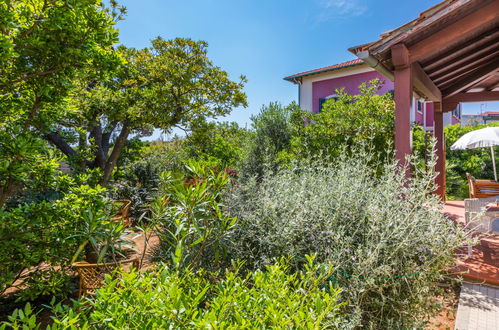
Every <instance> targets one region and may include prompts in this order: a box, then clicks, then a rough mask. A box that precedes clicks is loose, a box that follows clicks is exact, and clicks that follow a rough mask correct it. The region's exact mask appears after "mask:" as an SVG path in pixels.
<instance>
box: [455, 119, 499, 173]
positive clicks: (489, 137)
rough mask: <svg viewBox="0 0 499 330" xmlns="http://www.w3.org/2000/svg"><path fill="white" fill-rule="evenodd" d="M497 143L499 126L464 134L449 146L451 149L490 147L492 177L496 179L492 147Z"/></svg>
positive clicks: (498, 140) (498, 143)
mask: <svg viewBox="0 0 499 330" xmlns="http://www.w3.org/2000/svg"><path fill="white" fill-rule="evenodd" d="M497 145H499V127H485V128H482V129H477V130H476V131H471V132H469V133H466V134H464V135H463V136H461V138H459V140H457V141H456V143H454V144H453V145H452V146H451V147H450V148H451V149H452V150H463V149H475V148H484V147H490V153H491V154H492V166H493V167H494V179H495V180H496V181H497V172H496V160H495V157H494V148H493V147H494V146H497Z"/></svg>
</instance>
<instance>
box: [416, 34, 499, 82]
mask: <svg viewBox="0 0 499 330" xmlns="http://www.w3.org/2000/svg"><path fill="white" fill-rule="evenodd" d="M498 50H499V38H496V39H492V40H490V41H489V42H488V43H487V44H485V45H483V46H478V45H477V46H476V47H474V48H473V49H470V50H469V51H468V52H466V53H464V54H462V55H461V56H458V57H451V56H446V57H440V56H439V59H438V61H440V60H444V62H443V63H442V64H440V65H439V66H437V67H435V66H432V67H433V69H431V68H429V65H428V66H425V70H426V72H428V75H429V76H430V77H435V76H441V75H442V74H446V73H447V72H449V71H453V70H455V69H456V68H461V67H462V66H463V65H467V64H468V63H471V62H473V61H476V60H477V59H479V58H482V57H487V56H490V55H491V54H494V53H497V51H498ZM432 63H433V62H432Z"/></svg>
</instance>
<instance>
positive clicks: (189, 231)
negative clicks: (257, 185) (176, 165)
mask: <svg viewBox="0 0 499 330" xmlns="http://www.w3.org/2000/svg"><path fill="white" fill-rule="evenodd" d="M186 168H187V170H188V172H189V173H190V175H188V176H187V177H186V176H184V175H183V174H177V175H174V174H172V173H171V172H165V173H163V174H162V185H161V194H160V195H159V198H158V200H157V201H156V202H155V203H154V204H153V206H152V219H153V222H154V223H155V224H157V225H158V232H159V233H160V238H161V241H162V251H161V252H162V254H163V255H165V256H168V258H170V259H171V261H172V263H173V264H174V265H175V266H176V267H180V266H191V267H198V266H200V265H205V266H206V267H214V266H217V265H219V263H220V262H221V261H222V257H223V256H224V255H225V254H226V251H225V242H224V238H225V236H226V235H227V232H228V231H229V230H230V228H232V227H233V226H234V224H235V222H236V218H233V217H229V216H227V215H225V214H224V213H223V207H224V206H223V204H222V196H223V194H224V192H225V191H226V188H227V186H228V185H229V183H230V179H229V177H228V175H227V173H226V172H224V171H222V172H215V171H214V170H212V169H208V168H206V167H204V166H203V164H202V163H201V164H200V163H196V162H194V161H191V162H189V164H188V165H187V166H186Z"/></svg>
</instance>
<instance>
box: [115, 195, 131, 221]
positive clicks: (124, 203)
mask: <svg viewBox="0 0 499 330" xmlns="http://www.w3.org/2000/svg"><path fill="white" fill-rule="evenodd" d="M114 203H116V204H120V206H119V207H118V211H117V212H116V216H114V217H113V218H112V219H113V220H115V221H123V223H124V224H125V226H127V227H128V226H130V225H131V224H132V223H131V221H130V216H129V215H128V213H129V211H130V207H131V206H132V201H131V200H128V199H120V200H115V201H114Z"/></svg>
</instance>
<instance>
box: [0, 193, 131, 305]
mask: <svg viewBox="0 0 499 330" xmlns="http://www.w3.org/2000/svg"><path fill="white" fill-rule="evenodd" d="M103 193H104V189H103V188H101V187H99V186H97V187H96V188H90V187H89V186H84V185H83V186H78V185H74V186H70V187H69V190H68V191H67V192H66V193H64V195H63V197H62V198H60V199H57V200H54V201H50V202H47V201H41V202H35V203H30V204H23V205H20V206H18V207H15V208H12V209H9V210H1V211H0V242H1V245H2V251H1V253H0V269H1V270H0V293H3V292H4V291H5V290H6V289H7V288H9V287H11V286H12V285H16V286H18V287H19V288H20V289H21V290H20V291H19V293H18V297H19V299H20V300H33V299H35V298H36V297H38V296H40V295H45V296H48V295H53V296H57V297H64V296H66V295H68V294H70V293H71V290H70V279H71V277H70V275H69V274H70V273H69V272H68V271H69V267H70V266H71V262H72V261H73V260H75V259H76V258H78V257H80V258H81V256H82V253H81V251H83V250H84V249H85V248H86V247H88V250H89V251H95V255H96V256H99V257H100V258H102V257H104V256H105V255H106V256H109V252H118V249H119V237H120V236H121V234H122V233H123V227H122V225H121V224H119V223H116V222H112V221H109V219H110V216H111V211H112V210H111V208H110V207H108V205H109V204H108V202H107V201H106V200H105V199H104V198H103ZM97 259H98V258H97Z"/></svg>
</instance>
